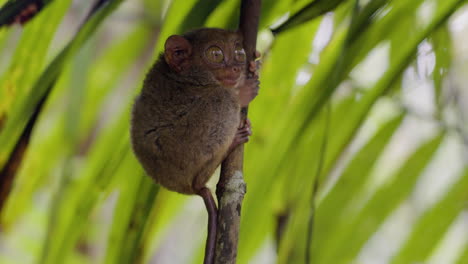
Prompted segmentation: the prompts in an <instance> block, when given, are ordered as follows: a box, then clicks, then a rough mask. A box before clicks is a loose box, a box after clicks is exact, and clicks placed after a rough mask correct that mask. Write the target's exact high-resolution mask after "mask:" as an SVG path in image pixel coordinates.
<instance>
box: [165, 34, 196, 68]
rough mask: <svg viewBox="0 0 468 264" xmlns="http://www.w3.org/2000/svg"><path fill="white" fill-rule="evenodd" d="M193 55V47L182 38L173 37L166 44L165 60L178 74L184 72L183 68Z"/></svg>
mask: <svg viewBox="0 0 468 264" xmlns="http://www.w3.org/2000/svg"><path fill="white" fill-rule="evenodd" d="M191 55H192V45H190V43H189V42H188V40H187V39H186V38H184V37H182V36H178V35H172V36H170V37H169V38H168V39H167V40H166V44H164V59H165V60H166V62H167V64H169V66H170V67H171V68H172V69H174V70H175V71H177V72H180V71H182V69H183V66H184V64H185V63H186V62H188V59H189V58H190V56H191Z"/></svg>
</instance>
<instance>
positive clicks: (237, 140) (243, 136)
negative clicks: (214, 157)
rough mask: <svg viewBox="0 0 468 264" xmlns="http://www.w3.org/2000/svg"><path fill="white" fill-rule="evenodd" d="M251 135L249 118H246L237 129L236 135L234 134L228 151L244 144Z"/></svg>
mask: <svg viewBox="0 0 468 264" xmlns="http://www.w3.org/2000/svg"><path fill="white" fill-rule="evenodd" d="M251 135H252V126H251V124H250V120H249V119H246V120H245V122H243V123H242V124H241V126H240V127H239V128H238V129H237V132H236V135H235V136H234V140H233V141H232V144H231V146H230V147H229V151H228V152H231V151H232V150H233V149H235V148H236V147H237V146H239V145H240V144H244V143H246V142H248V141H249V136H251Z"/></svg>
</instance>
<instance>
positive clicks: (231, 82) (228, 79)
mask: <svg viewBox="0 0 468 264" xmlns="http://www.w3.org/2000/svg"><path fill="white" fill-rule="evenodd" d="M239 77H240V76H239V75H237V76H223V77H219V78H218V81H219V82H220V83H221V84H223V85H225V86H235V85H236V84H237V83H238V82H239Z"/></svg>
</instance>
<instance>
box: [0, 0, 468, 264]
mask: <svg viewBox="0 0 468 264" xmlns="http://www.w3.org/2000/svg"><path fill="white" fill-rule="evenodd" d="M5 2H6V1H0V4H4V3H5ZM49 2H50V3H48V5H47V6H46V7H45V8H44V9H43V10H41V12H40V13H38V14H37V16H35V17H34V18H33V19H32V20H31V21H29V22H28V23H26V24H25V25H24V26H23V27H22V26H19V25H12V26H4V27H2V28H0V168H2V169H3V168H5V166H7V164H8V160H9V159H10V158H11V157H12V153H14V151H15V149H16V147H17V145H18V142H19V141H20V140H22V139H23V137H24V131H25V130H27V129H29V128H32V130H31V137H30V141H29V144H28V146H27V148H26V152H25V155H24V156H23V159H22V160H21V163H20V167H19V169H18V170H17V171H16V173H15V175H14V176H15V177H14V181H13V185H12V186H11V189H10V188H8V190H9V195H8V197H7V200H6V201H5V202H4V205H3V207H2V208H1V215H0V225H1V233H0V263H47V264H48V263H109V264H111V263H200V262H201V259H202V252H203V247H204V233H205V221H206V215H205V214H204V209H203V205H202V201H201V199H197V198H196V197H195V198H192V197H186V196H182V195H179V194H174V193H170V192H168V191H166V190H163V189H159V187H158V186H157V185H156V184H154V183H153V182H152V181H151V179H149V177H146V176H145V175H144V172H143V171H142V169H141V167H140V166H139V164H138V162H137V161H136V160H135V157H134V156H133V154H132V152H131V149H130V144H129V132H128V131H129V109H130V107H131V104H132V102H133V98H134V96H135V94H136V93H137V92H138V90H139V89H140V87H141V83H142V80H143V78H144V75H145V74H146V71H147V70H148V68H149V67H150V65H151V64H152V63H153V61H154V58H155V57H156V56H157V54H158V53H159V52H160V51H161V49H162V47H163V44H164V41H165V39H166V38H167V37H168V36H169V35H172V34H177V33H182V32H185V31H187V30H190V29H193V28H197V27H202V26H209V27H223V28H231V29H234V28H235V27H236V25H237V21H238V14H239V6H240V1H234V0H225V1H196V0H189V1H187V0H184V1H181V0H172V1H171V0H165V1H147V0H143V1H121V0H120V1H119V0H108V1H104V2H105V3H106V4H104V5H103V6H101V8H99V9H97V10H94V11H93V12H90V11H89V10H90V9H91V8H92V6H91V4H92V3H84V2H81V1H49ZM465 3H466V1H462V0H427V1H423V0H413V1H405V0H371V1H351V0H348V1H320V0H317V1H310V0H301V1H292V0H285V1H274V0H264V1H263V3H262V14H261V21H260V32H259V40H258V43H259V47H261V49H262V50H261V52H262V53H263V58H262V60H263V66H262V69H261V83H262V85H261V87H262V88H261V90H260V95H259V96H258V98H257V99H256V100H255V101H254V102H253V103H252V105H251V106H250V108H249V117H250V119H251V121H252V123H253V127H254V135H253V137H252V140H251V141H250V142H249V143H248V145H247V146H246V153H245V178H246V182H247V185H248V193H247V195H246V197H245V200H244V204H243V211H242V223H241V234H240V241H239V252H238V263H304V261H305V256H306V255H307V254H306V252H308V253H309V255H310V256H311V263H316V264H322V263H323V264H329V263H343V264H344V263H416V262H418V263H436V262H434V261H437V260H440V259H444V260H447V262H444V263H460V264H461V263H468V253H467V252H468V240H466V235H463V234H460V233H458V236H457V234H455V235H453V234H452V233H453V231H451V230H458V229H463V225H462V224H460V223H463V221H462V220H466V219H467V211H466V209H467V202H468V196H467V192H466V190H467V188H468V166H467V165H468V164H467V161H468V158H467V153H468V145H467V142H468V127H467V125H466V124H468V122H467V121H468V120H467V119H466V118H467V116H466V115H465V111H466V108H464V106H463V104H462V103H463V102H468V94H467V93H466V91H463V90H462V89H460V88H459V86H457V85H455V84H456V83H464V81H466V76H468V74H467V72H466V67H465V68H463V67H460V62H459V61H460V60H462V59H463V58H468V54H466V53H467V52H466V49H465V50H463V49H460V48H459V46H460V45H457V43H456V42H455V39H458V37H459V36H458V35H457V34H461V33H460V32H465V33H466V32H467V31H468V28H467V26H466V23H465V28H464V31H456V30H454V29H453V28H455V27H460V26H459V25H456V23H457V21H456V20H455V19H454V17H463V16H465V17H466V16H468V11H467V6H466V4H465ZM88 14H89V15H88ZM2 15H5V14H3V13H0V17H1V16H2ZM461 24H462V25H463V23H461ZM273 32H274V33H273ZM465 40H466V39H465ZM463 52H464V53H463ZM456 53H457V54H458V57H459V58H458V57H457V56H455V54H456ZM464 76H465V77H464ZM464 78H465V79H464ZM418 87H419V88H418ZM465 90H466V89H465ZM427 94H429V96H428V95H427ZM41 102H43V103H41ZM427 109H429V110H427ZM34 113H38V114H39V115H38V116H37V118H34V116H35V115H34ZM31 120H32V121H31ZM28 122H29V123H30V124H31V123H32V124H33V126H32V127H30V126H28V125H27V124H28ZM22 135H23V137H22ZM4 180H5V179H2V181H4ZM2 184H3V185H5V184H4V183H2ZM314 190H317V192H315V191H314ZM434 190H437V191H434ZM194 208H195V209H194ZM405 208H410V210H406V211H405ZM402 212H403V213H402ZM401 219H407V221H402V220H401ZM460 219H462V220H460ZM464 222H465V224H464V229H463V230H467V228H468V227H467V225H466V221H464ZM311 224H313V225H312V226H311ZM389 226H390V227H389ZM460 226H461V227H460ZM389 228H390V230H391V232H390V235H389V233H388V232H387V231H386V230H388V229H389ZM456 228H458V229H456ZM183 230H185V231H186V232H182V231H183ZM310 232H311V233H310ZM455 233H456V232H455ZM308 235H310V237H311V238H312V239H311V243H310V244H309V242H307V241H308V240H307V237H308ZM392 235H393V236H392ZM463 237H465V239H464V238H463ZM457 239H458V240H457ZM454 241H455V242H454ZM387 244H390V245H391V246H388V245H387ZM175 245H177V247H176V249H171V248H174V247H175ZM444 248H455V249H456V250H452V251H447V250H444Z"/></svg>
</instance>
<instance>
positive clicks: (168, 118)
mask: <svg viewBox="0 0 468 264" xmlns="http://www.w3.org/2000/svg"><path fill="white" fill-rule="evenodd" d="M239 45H242V38H241V35H240V34H239V33H236V32H231V31H227V30H222V29H199V30H195V31H192V32H189V33H187V34H184V35H182V36H172V37H170V38H169V39H168V40H167V41H166V47H165V52H164V54H162V55H161V56H160V58H159V59H158V61H157V62H156V63H155V65H154V66H153V67H152V68H151V70H150V71H149V73H148V75H147V77H146V79H145V81H144V84H143V89H142V91H141V94H140V95H139V96H138V97H137V99H136V101H135V105H134V107H133V112H132V121H131V122H132V126H131V141H132V145H133V150H134V152H135V154H136V156H137V158H138V160H139V161H140V163H141V164H142V166H143V168H144V169H145V171H146V173H147V174H148V175H150V176H151V177H152V178H153V179H155V180H156V181H157V182H158V183H159V184H161V185H162V186H164V187H165V188H167V189H169V190H172V191H176V192H179V193H184V194H198V195H201V196H202V197H203V198H204V199H205V203H211V205H212V206H215V204H214V201H213V199H212V197H211V194H210V192H209V190H207V189H206V187H205V184H206V182H207V181H208V180H209V178H210V177H211V175H212V174H213V173H214V171H215V170H216V168H217V167H218V166H219V164H220V163H221V162H222V160H223V159H224V158H225V157H226V155H227V154H228V152H229V151H230V150H231V149H232V147H235V145H238V144H240V143H244V142H246V141H247V139H248V136H249V135H250V127H249V126H248V123H247V126H244V127H243V124H240V115H239V113H240V107H241V106H246V105H247V104H248V103H249V102H250V101H251V100H252V99H253V98H254V97H255V96H256V94H257V89H258V80H257V78H254V79H246V78H245V71H246V70H245V67H246V62H245V61H241V58H242V56H241V55H242V52H244V51H243V49H242V46H240V48H239ZM213 46H214V47H215V48H214V49H215V50H216V52H214V51H213V53H212V54H208V53H209V52H210V50H208V49H210V47H213ZM240 49H242V50H240ZM219 51H221V52H222V53H223V54H224V55H223V56H224V57H223V61H221V62H216V63H213V61H210V60H209V59H207V58H208V57H210V56H211V57H210V58H211V59H213V58H215V59H217V58H218V57H214V56H215V55H216V56H217V55H219ZM217 52H218V53H217ZM243 55H244V57H245V53H244V54H243ZM236 56H238V57H236ZM244 59H245V58H244ZM251 65H252V64H251ZM250 70H252V66H250ZM253 71H255V67H254V68H253ZM207 207H208V204H207ZM214 208H215V207H214ZM214 210H216V209H214ZM208 211H209V212H210V208H208ZM214 214H215V213H214ZM214 229H215V227H214ZM209 235H210V233H209ZM213 245H214V244H213ZM207 248H208V246H207ZM211 250H212V249H211ZM205 263H211V262H210V261H206V259H205Z"/></svg>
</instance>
